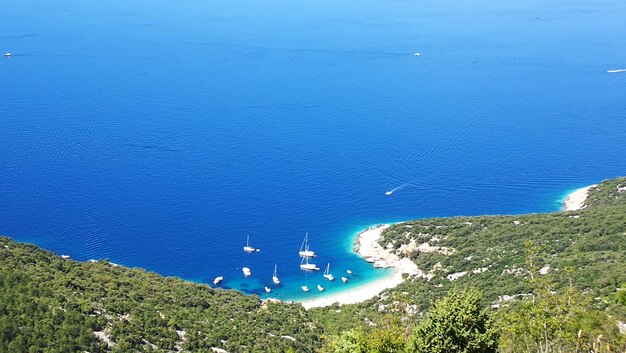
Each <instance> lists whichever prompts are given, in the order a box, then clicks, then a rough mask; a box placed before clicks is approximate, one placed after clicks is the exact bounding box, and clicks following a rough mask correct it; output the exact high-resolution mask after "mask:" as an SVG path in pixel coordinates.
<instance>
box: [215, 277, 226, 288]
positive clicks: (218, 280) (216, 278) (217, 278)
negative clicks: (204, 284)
mask: <svg viewBox="0 0 626 353" xmlns="http://www.w3.org/2000/svg"><path fill="white" fill-rule="evenodd" d="M223 280H224V276H217V277H215V279H214V280H213V285H216V286H217V285H218V284H220V282H222V281H223Z"/></svg>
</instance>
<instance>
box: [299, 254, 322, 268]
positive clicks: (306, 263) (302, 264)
mask: <svg viewBox="0 0 626 353" xmlns="http://www.w3.org/2000/svg"><path fill="white" fill-rule="evenodd" d="M300 269H301V270H303V271H318V270H319V269H320V268H319V267H317V266H316V265H315V264H310V263H309V258H308V257H304V258H302V261H301V262H300Z"/></svg>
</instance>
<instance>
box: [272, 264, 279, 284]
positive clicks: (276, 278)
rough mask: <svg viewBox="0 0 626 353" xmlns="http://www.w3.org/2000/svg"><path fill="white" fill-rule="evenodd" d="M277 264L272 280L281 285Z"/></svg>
mask: <svg viewBox="0 0 626 353" xmlns="http://www.w3.org/2000/svg"><path fill="white" fill-rule="evenodd" d="M277 267H278V266H277V265H274V274H273V275H272V282H274V284H276V285H279V284H280V280H279V279H278V274H277V272H276V270H277Z"/></svg>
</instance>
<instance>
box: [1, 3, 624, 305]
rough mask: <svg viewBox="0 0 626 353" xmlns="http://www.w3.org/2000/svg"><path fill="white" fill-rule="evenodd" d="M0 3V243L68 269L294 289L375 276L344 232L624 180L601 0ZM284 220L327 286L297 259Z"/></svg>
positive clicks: (610, 11)
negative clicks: (27, 248)
mask: <svg viewBox="0 0 626 353" xmlns="http://www.w3.org/2000/svg"><path fill="white" fill-rule="evenodd" d="M0 9H1V10H0V52H1V53H2V54H3V53H11V54H12V55H11V56H6V57H5V56H2V57H0V234H3V235H6V236H9V237H11V238H13V239H15V240H17V241H21V242H29V243H33V244H36V245H38V246H41V247H43V248H45V249H49V250H50V251H53V252H55V253H57V254H59V255H61V254H63V255H69V256H70V257H71V258H73V259H76V260H89V259H108V260H109V261H111V262H113V263H116V264H120V265H124V266H129V267H140V268H144V269H147V270H149V271H154V272H157V273H159V274H162V275H166V276H176V277H180V278H183V279H186V280H190V281H195V282H200V283H207V284H211V282H212V281H213V279H214V278H215V277H217V276H219V275H222V276H224V281H223V282H222V284H221V286H222V287H223V288H232V289H236V290H239V291H243V292H244V293H248V294H256V295H260V296H261V297H262V298H267V297H273V298H278V299H283V300H302V299H307V298H318V297H320V296H323V295H325V293H333V292H338V291H341V290H344V289H348V288H355V286H358V285H359V284H363V283H367V282H370V281H372V280H375V279H377V278H380V277H381V276H386V275H388V274H389V270H377V269H374V268H372V266H371V265H370V264H368V263H366V262H364V261H362V260H361V259H360V258H359V257H357V256H356V255H355V254H353V253H352V242H353V239H354V237H355V235H356V234H357V233H358V232H359V231H361V230H363V229H364V228H367V227H369V226H372V225H375V224H380V223H389V222H399V221H403V220H409V219H415V218H426V217H448V216H457V215H468V216H471V215H484V214H521V213H529V212H531V213H532V212H551V211H556V210H558V209H559V208H560V204H561V202H562V200H563V197H564V195H565V194H567V193H568V192H569V191H572V190H574V189H576V188H579V187H583V186H586V185H590V184H594V183H597V182H599V181H601V180H603V179H607V178H612V177H616V176H620V175H625V174H626V150H625V148H624V146H625V145H626V72H624V73H621V72H617V73H608V72H607V70H616V69H617V70H618V69H626V2H625V1H623V0H596V1H582V0H525V1H516V0H513V1H500V0H476V1H467V0H361V1H354V0H318V1H303V0H267V1H246V0H210V1H209V0H177V1H171V0H168V1H166V0H150V1H148V0H135V1H122V0H102V1H79V0H57V1H40V0H39V1H35V0H0ZM416 54H419V55H416ZM390 191H393V192H391V193H390V195H387V194H386V193H388V192H390ZM306 233H308V236H309V244H310V247H311V249H312V250H314V251H315V252H316V253H317V254H318V256H317V257H316V258H315V259H313V260H312V262H314V263H316V264H317V265H318V266H319V267H320V268H321V269H322V270H323V269H324V267H325V266H326V265H327V264H328V263H330V264H331V272H332V273H333V274H334V276H335V277H336V278H339V277H340V276H346V275H347V274H346V270H351V271H352V275H350V277H349V279H350V282H348V283H347V284H344V283H342V282H341V281H339V280H335V281H334V282H332V283H331V282H328V281H326V280H324V279H323V278H322V273H321V272H322V271H319V272H314V273H306V272H303V271H300V269H299V264H300V258H299V257H298V250H299V248H300V246H301V244H302V241H303V238H304V236H305V234H306ZM248 235H249V237H250V246H253V247H255V248H258V249H259V250H260V251H258V252H254V253H251V254H247V253H244V252H243V251H242V247H243V246H245V243H246V237H247V236H248ZM274 265H277V268H278V276H279V277H280V279H281V285H280V286H274V285H273V284H272V283H271V276H272V272H273V270H274ZM244 266H245V267H249V268H250V269H251V271H252V275H251V276H250V277H248V278H244V277H243V275H242V272H241V269H242V267H244ZM317 284H321V285H322V286H324V287H326V292H324V293H320V292H318V291H317V290H316V289H315V286H316V285H317ZM211 285H212V284H211ZM302 285H308V286H309V287H310V288H311V292H309V293H303V292H302V291H301V289H300V287H301V286H302ZM265 286H269V287H270V288H271V289H272V292H271V293H269V294H267V293H265V291H264V289H263V288H264V287H265Z"/></svg>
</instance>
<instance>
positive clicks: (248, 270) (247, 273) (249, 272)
mask: <svg viewBox="0 0 626 353" xmlns="http://www.w3.org/2000/svg"><path fill="white" fill-rule="evenodd" d="M241 272H243V275H244V276H246V277H248V276H250V275H251V274H252V271H250V269H249V268H247V267H243V268H242V269H241Z"/></svg>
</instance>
